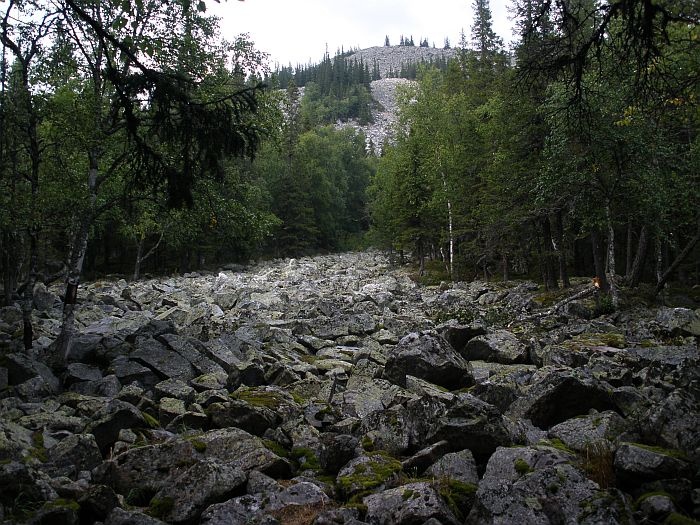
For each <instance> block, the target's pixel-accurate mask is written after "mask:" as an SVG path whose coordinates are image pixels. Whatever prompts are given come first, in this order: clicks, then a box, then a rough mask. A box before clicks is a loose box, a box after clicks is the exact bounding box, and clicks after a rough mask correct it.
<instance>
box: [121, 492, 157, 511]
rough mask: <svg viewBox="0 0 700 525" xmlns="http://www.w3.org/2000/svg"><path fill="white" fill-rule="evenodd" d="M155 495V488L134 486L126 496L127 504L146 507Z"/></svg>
mask: <svg viewBox="0 0 700 525" xmlns="http://www.w3.org/2000/svg"><path fill="white" fill-rule="evenodd" d="M153 496H154V492H153V490H149V489H145V488H140V487H139V488H133V489H131V490H129V492H128V493H127V495H126V498H124V501H125V502H126V504H127V505H131V506H132V507H146V506H148V503H149V502H150V501H151V499H152V498H153Z"/></svg>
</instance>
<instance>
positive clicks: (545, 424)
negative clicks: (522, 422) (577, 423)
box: [506, 368, 619, 430]
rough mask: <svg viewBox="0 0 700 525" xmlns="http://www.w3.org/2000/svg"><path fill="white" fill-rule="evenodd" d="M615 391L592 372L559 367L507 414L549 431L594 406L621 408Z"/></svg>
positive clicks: (597, 407) (537, 384)
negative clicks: (591, 373) (525, 419)
mask: <svg viewBox="0 0 700 525" xmlns="http://www.w3.org/2000/svg"><path fill="white" fill-rule="evenodd" d="M612 394H613V391H612V388H611V387H610V386H609V385H607V384H606V383H603V382H602V381H598V380H597V379H595V378H594V377H592V376H590V375H586V374H578V373H577V372H576V371H572V370H570V369H556V368H555V369H551V370H550V371H549V372H546V375H545V376H544V377H543V378H542V379H540V380H539V381H537V382H536V383H535V384H534V385H532V386H531V387H530V388H529V389H528V390H527V391H526V392H525V395H524V396H523V397H521V398H519V399H517V400H516V401H515V402H513V404H512V405H511V406H510V408H509V409H508V412H507V413H506V415H508V416H510V417H511V418H512V419H515V420H517V419H519V418H527V419H529V420H531V421H532V423H533V425H535V426H536V427H539V428H541V429H543V430H546V429H549V428H551V427H553V426H554V425H556V424H558V423H561V422H563V421H566V420H567V419H571V418H573V417H576V416H580V415H584V414H587V413H588V412H589V411H590V410H591V409H592V408H593V409H596V410H598V411H601V412H602V411H604V410H615V411H619V410H618V408H617V405H616V404H615V401H614V398H613V395H612Z"/></svg>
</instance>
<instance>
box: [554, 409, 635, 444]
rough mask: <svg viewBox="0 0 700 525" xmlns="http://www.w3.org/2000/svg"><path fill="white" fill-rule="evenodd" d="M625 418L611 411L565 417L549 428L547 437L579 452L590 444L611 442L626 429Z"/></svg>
mask: <svg viewBox="0 0 700 525" xmlns="http://www.w3.org/2000/svg"><path fill="white" fill-rule="evenodd" d="M626 427H627V424H626V422H625V420H624V419H623V418H622V417H621V416H620V414H618V413H617V412H613V411H610V410H608V411H606V412H601V413H594V414H589V415H585V416H579V417H575V418H572V419H567V420H566V421H563V422H562V423H559V424H558V425H555V426H553V427H552V428H551V429H549V437H551V438H555V439H559V440H560V441H561V442H562V443H564V445H566V446H567V447H569V448H570V449H572V450H576V451H579V452H582V451H585V450H586V448H587V447H589V446H590V445H592V444H596V443H600V442H602V441H606V442H608V443H612V442H614V441H615V440H616V439H617V436H619V435H620V434H622V433H623V432H624V431H625V430H626Z"/></svg>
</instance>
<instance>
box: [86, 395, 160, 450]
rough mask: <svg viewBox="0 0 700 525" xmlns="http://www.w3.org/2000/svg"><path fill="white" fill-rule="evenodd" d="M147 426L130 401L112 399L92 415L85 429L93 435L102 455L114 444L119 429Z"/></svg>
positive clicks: (139, 412)
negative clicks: (92, 419) (90, 421)
mask: <svg viewBox="0 0 700 525" xmlns="http://www.w3.org/2000/svg"><path fill="white" fill-rule="evenodd" d="M144 426H147V425H146V422H145V420H144V419H143V415H142V414H141V411H140V410H139V409H138V408H136V407H135V406H134V405H132V404H131V403H127V402H125V401H120V400H118V399H113V400H111V401H109V402H108V403H107V404H106V405H105V406H104V407H103V408H102V409H100V410H99V411H98V412H97V413H96V414H95V415H94V421H93V422H92V423H90V424H89V425H88V426H87V428H86V429H85V431H86V432H88V433H90V434H92V435H94V436H95V441H96V442H97V446H98V447H100V451H101V452H102V454H103V455H106V454H107V452H108V451H109V448H110V447H111V446H112V445H114V442H115V441H117V438H118V437H119V431H120V430H122V429H125V428H133V427H144Z"/></svg>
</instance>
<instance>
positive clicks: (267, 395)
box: [229, 388, 283, 410]
mask: <svg viewBox="0 0 700 525" xmlns="http://www.w3.org/2000/svg"><path fill="white" fill-rule="evenodd" d="M229 397H231V398H232V399H239V400H241V401H245V402H246V403H248V404H250V405H253V406H256V407H265V408H270V409H272V410H276V409H278V408H279V407H280V405H281V404H282V402H283V398H282V395H281V394H279V393H278V392H268V391H267V390H258V389H252V388H239V389H238V390H236V391H235V392H231V394H229Z"/></svg>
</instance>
